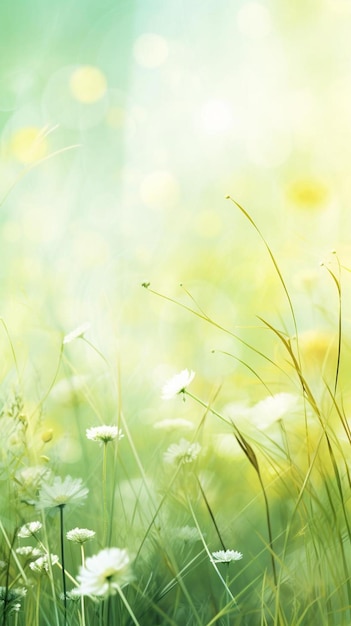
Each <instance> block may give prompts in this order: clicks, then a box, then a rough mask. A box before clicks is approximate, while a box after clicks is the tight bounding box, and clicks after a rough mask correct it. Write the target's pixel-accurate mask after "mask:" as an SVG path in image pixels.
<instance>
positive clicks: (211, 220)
mask: <svg viewBox="0 0 351 626" xmlns="http://www.w3.org/2000/svg"><path fill="white" fill-rule="evenodd" d="M195 228H196V231H197V232H198V233H199V235H201V236H202V237H208V238H210V237H217V236H218V235H219V234H220V232H221V230H222V220H221V218H220V217H219V215H218V213H215V211H203V212H202V213H200V214H199V215H198V218H197V221H196V225H195Z"/></svg>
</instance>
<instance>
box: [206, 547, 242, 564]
mask: <svg viewBox="0 0 351 626" xmlns="http://www.w3.org/2000/svg"><path fill="white" fill-rule="evenodd" d="M242 558H243V555H242V553H241V552H237V550H218V551H217V552H212V562H213V563H230V562H231V561H240V559H242Z"/></svg>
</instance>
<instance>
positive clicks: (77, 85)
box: [70, 65, 107, 104]
mask: <svg viewBox="0 0 351 626" xmlns="http://www.w3.org/2000/svg"><path fill="white" fill-rule="evenodd" d="M70 90H71V93H72V96H73V98H74V99H75V100H78V102H82V103H83V104H91V103H93V102H97V101H98V100H101V98H103V97H104V95H105V94H106V91H107V81H106V78H105V75H104V74H103V73H102V72H101V70H99V68H98V67H94V66H92V65H82V66H81V67H78V68H77V69H75V70H74V71H73V72H72V74H71V77H70Z"/></svg>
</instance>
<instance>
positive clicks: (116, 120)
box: [106, 106, 126, 128]
mask: <svg viewBox="0 0 351 626" xmlns="http://www.w3.org/2000/svg"><path fill="white" fill-rule="evenodd" d="M125 121H126V112H125V110H124V109H123V108H122V107H118V106H116V107H110V108H109V109H108V111H107V113H106V123H107V125H108V126H110V127H111V128H121V127H122V126H123V125H124V124H125Z"/></svg>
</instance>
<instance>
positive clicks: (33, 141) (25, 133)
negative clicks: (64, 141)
mask: <svg viewBox="0 0 351 626" xmlns="http://www.w3.org/2000/svg"><path fill="white" fill-rule="evenodd" d="M47 151H48V142H47V139H46V137H45V134H44V133H43V130H42V129H40V128H37V127H36V126H26V127H24V128H20V129H19V130H17V131H15V132H14V133H13V135H12V137H11V140H10V152H11V154H12V155H13V156H14V157H15V158H16V159H17V161H19V162H20V163H26V164H27V163H34V162H35V161H38V160H39V159H42V158H43V157H45V155H46V154H47Z"/></svg>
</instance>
